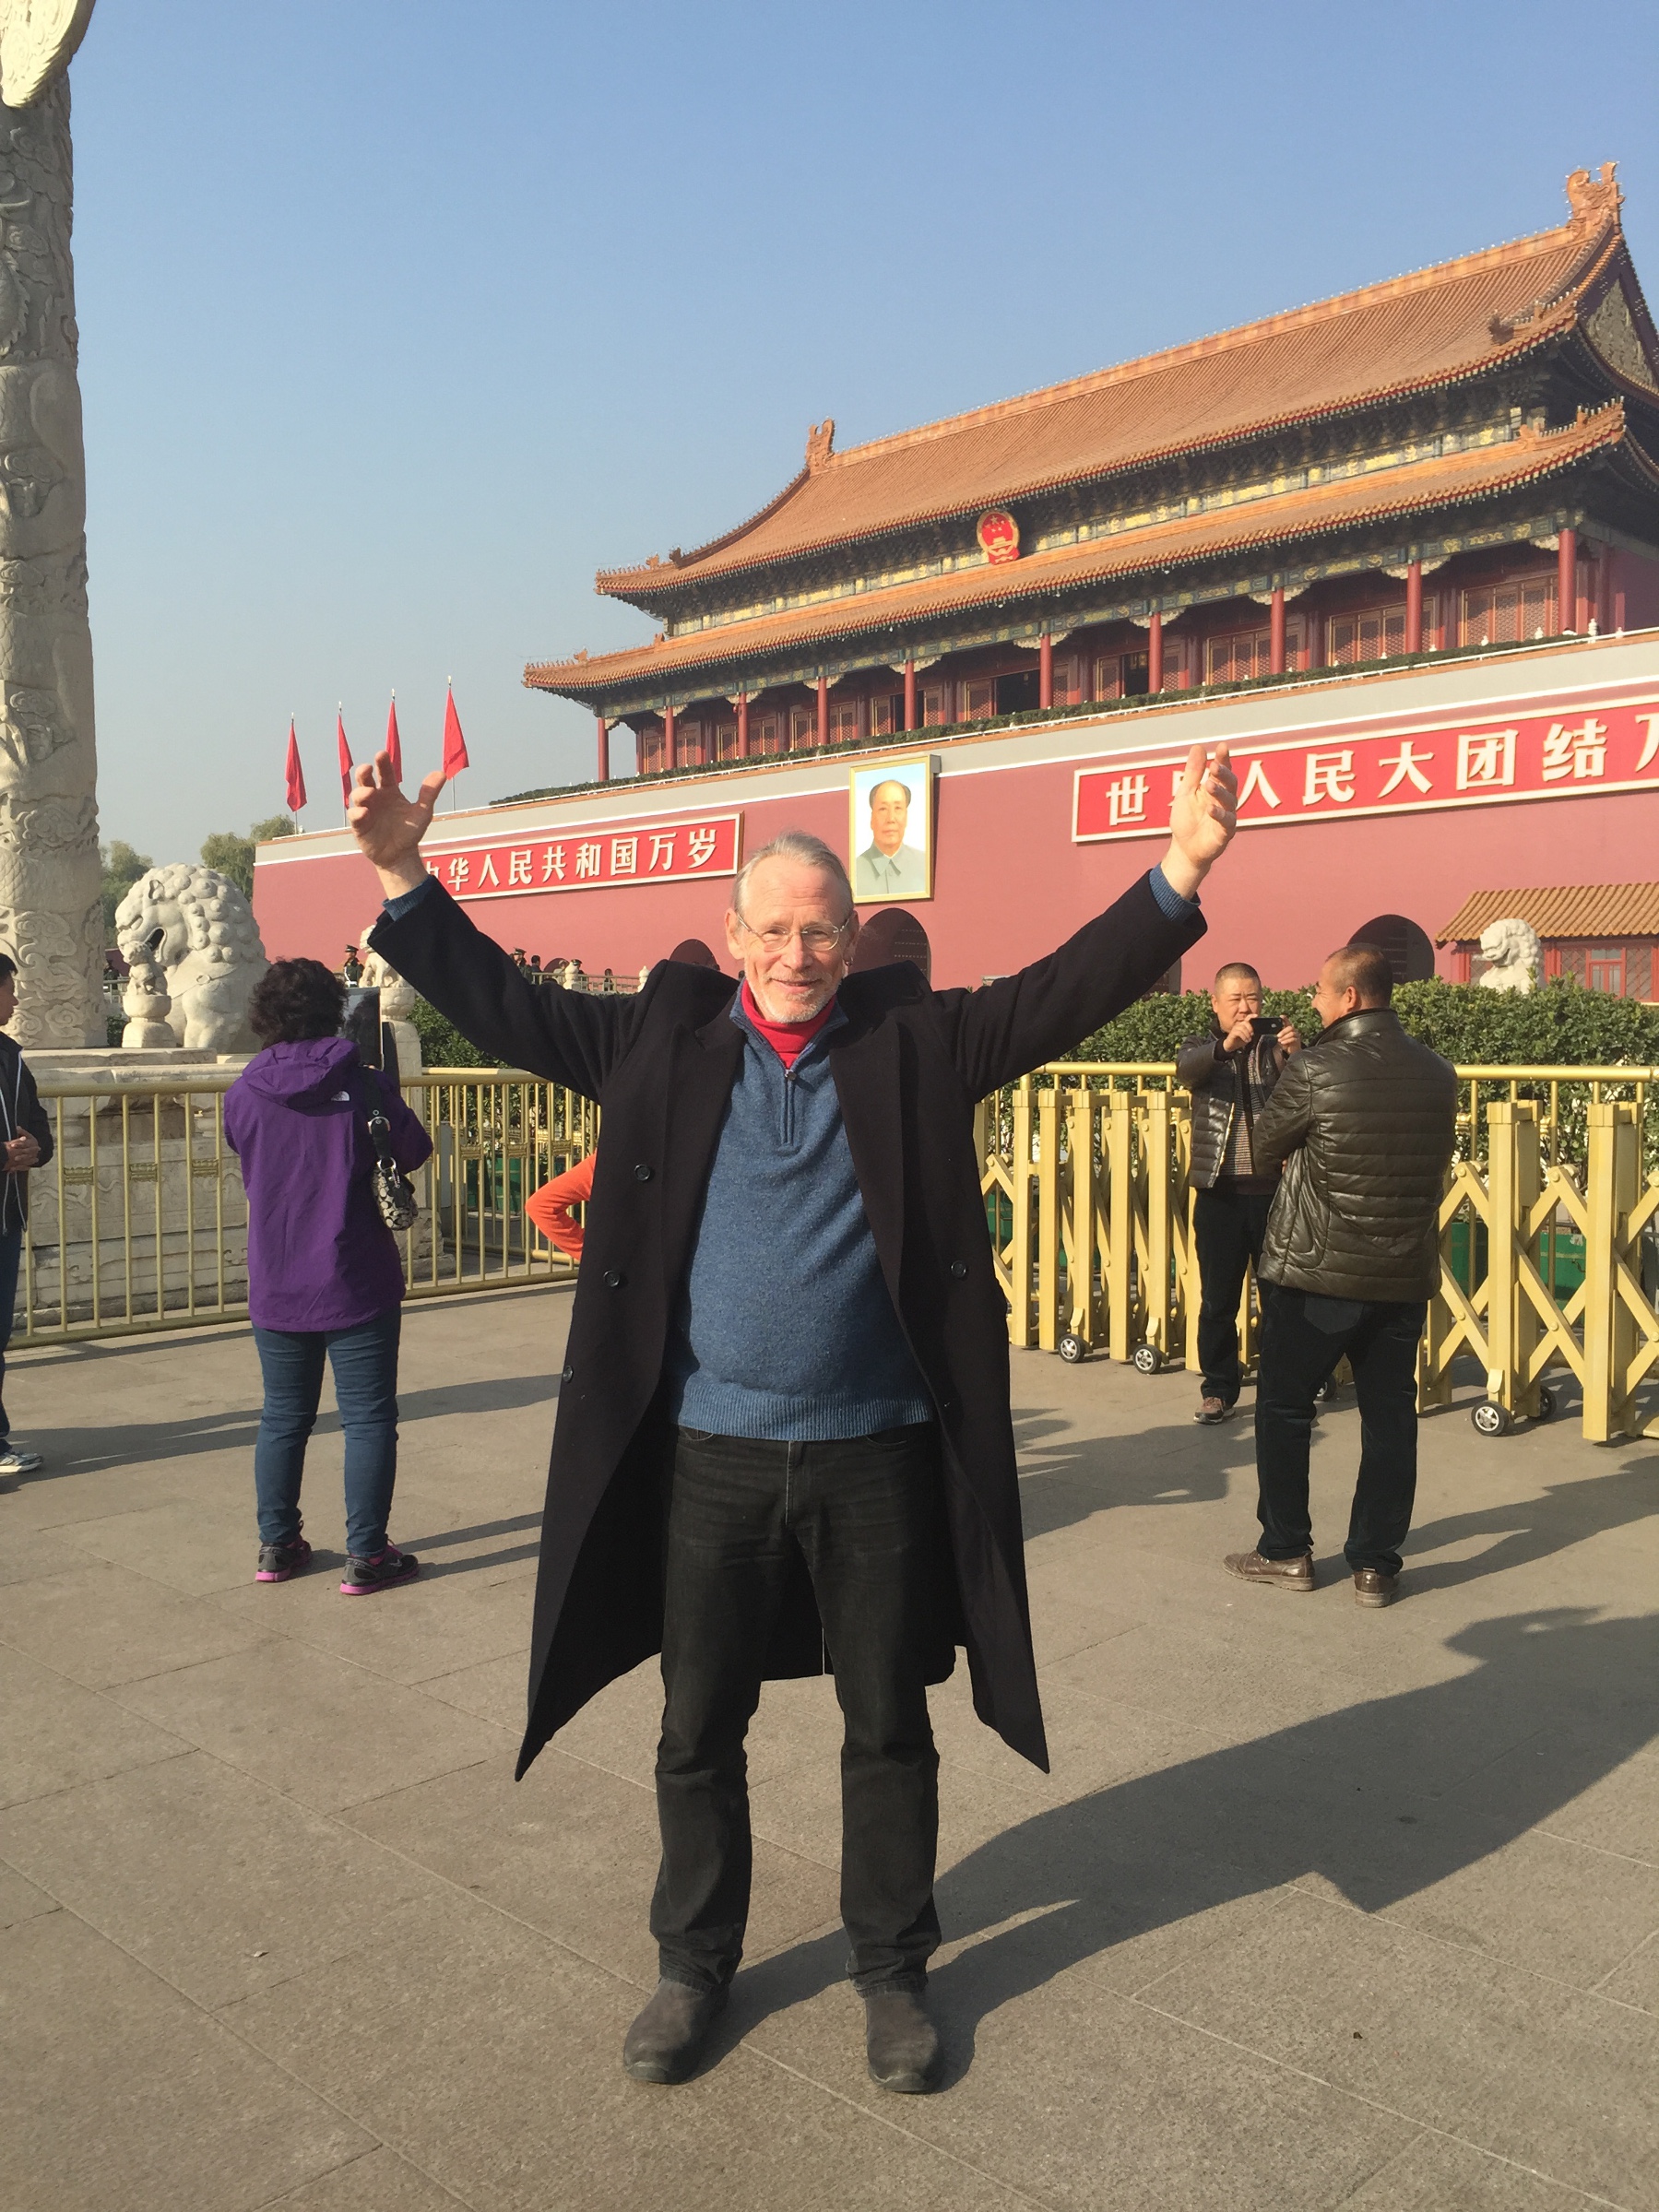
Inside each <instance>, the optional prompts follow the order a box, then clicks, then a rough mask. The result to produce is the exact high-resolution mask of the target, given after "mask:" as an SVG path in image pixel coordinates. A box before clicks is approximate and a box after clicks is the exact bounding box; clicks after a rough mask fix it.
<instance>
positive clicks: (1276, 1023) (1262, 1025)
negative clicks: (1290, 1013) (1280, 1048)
mask: <svg viewBox="0 0 1659 2212" xmlns="http://www.w3.org/2000/svg"><path fill="white" fill-rule="evenodd" d="M1284 1026H1285V1017H1284V1015H1283V1014H1251V1016H1250V1035H1252V1036H1258V1037H1276V1036H1277V1035H1278V1034H1279V1032H1280V1030H1281V1029H1283V1028H1284Z"/></svg>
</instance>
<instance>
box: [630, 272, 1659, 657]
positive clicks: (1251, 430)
mask: <svg viewBox="0 0 1659 2212" xmlns="http://www.w3.org/2000/svg"><path fill="white" fill-rule="evenodd" d="M1576 326H1577V314H1576V306H1572V307H1568V308H1565V309H1562V308H1556V309H1554V310H1552V311H1551V312H1550V314H1549V319H1548V321H1547V322H1546V323H1544V324H1541V325H1538V326H1536V327H1529V329H1528V330H1527V332H1526V334H1525V336H1524V337H1519V336H1518V337H1516V338H1514V339H1513V340H1511V342H1510V343H1508V344H1506V345H1504V346H1501V347H1499V346H1494V347H1493V349H1492V351H1491V353H1490V354H1489V355H1487V357H1486V358H1485V359H1484V360H1481V361H1470V362H1468V363H1466V364H1465V365H1464V366H1463V368H1460V369H1452V370H1445V369H1441V370H1437V371H1435V373H1433V374H1432V375H1426V376H1418V377H1409V378H1405V379H1404V380H1400V381H1396V382H1395V383H1393V384H1380V385H1378V386H1376V387H1375V388H1374V389H1372V390H1369V391H1366V392H1361V393H1357V394H1355V395H1352V396H1347V397H1345V398H1342V399H1336V400H1332V401H1331V402H1329V403H1328V404H1326V405H1322V406H1318V407H1304V408H1291V409H1289V410H1287V411H1286V413H1284V414H1282V415H1271V416H1264V417H1263V418H1262V420H1259V421H1256V422H1251V423H1249V424H1247V425H1245V426H1244V427H1243V428H1242V429H1240V430H1237V431H1226V432H1218V433H1217V434H1216V435H1215V436H1214V437H1210V438H1199V439H1194V440H1191V441H1189V442H1184V443H1177V444H1163V445H1154V446H1148V447H1146V448H1144V450H1142V451H1139V452H1136V453H1133V454H1131V455H1126V456H1125V457H1124V458H1123V459H1121V460H1117V461H1110V462H1107V463H1105V464H1103V465H1101V464H1090V465H1089V466H1087V467H1075V468H1066V469H1061V470H1058V471H1055V470H1049V471H1048V472H1047V473H1045V474H1044V475H1041V476H1037V477H1033V478H1030V479H1025V480H1024V481H1021V482H1018V483H1013V484H1008V485H1002V486H999V487H998V488H997V490H996V491H989V492H983V493H976V494H975V496H974V497H973V498H972V499H970V500H967V501H954V502H946V503H942V504H940V505H937V506H931V507H918V508H917V509H915V510H914V511H911V512H907V513H906V514H904V515H898V516H896V517H895V518H894V519H892V520H891V521H886V522H882V523H879V524H876V525H874V526H872V527H871V528H869V529H862V530H841V531H835V532H832V533H830V534H828V535H825V536H824V537H821V538H810V539H803V540H802V541H801V543H800V545H798V546H790V547H789V548H788V549H787V550H784V551H774V552H769V553H764V554H760V555H757V556H756V557H755V558H754V559H752V560H748V561H731V562H723V563H721V564H720V565H718V566H710V567H707V568H700V569H693V568H692V566H691V562H692V561H693V560H701V559H704V558H705V553H704V552H701V551H700V552H699V553H697V554H694V555H687V556H686V557H685V559H684V560H683V561H682V562H680V563H678V564H677V565H675V566H674V567H672V568H668V567H658V568H643V569H632V570H627V569H614V570H610V571H606V572H601V574H599V575H598V576H596V577H595V579H594V588H595V590H596V591H598V592H599V593H601V594H603V595H604V596H605V597H610V598H616V599H621V600H622V601H623V602H624V603H625V604H626V605H629V606H637V607H638V608H639V609H641V611H642V612H644V613H647V614H659V613H665V612H668V611H669V610H670V608H671V606H672V604H673V602H674V600H675V599H676V598H677V597H679V596H680V595H681V594H682V593H684V592H687V591H689V590H691V589H692V587H693V586H695V585H699V584H704V583H709V582H713V581H715V580H717V579H718V580H720V581H722V582H724V581H725V580H726V579H727V578H729V577H736V576H742V575H747V574H754V573H756V572H758V571H759V570H762V569H768V568H777V567H781V566H783V565H784V564H786V563H788V562H796V561H809V560H812V558H813V557H814V556H816V555H818V554H821V553H825V552H831V551H834V550H835V549H836V548H837V547H840V546H850V545H876V544H880V543H881V542H882V541H883V539H885V538H895V537H897V536H899V535H900V534H901V533H902V532H904V531H906V530H914V529H921V528H924V527H926V526H929V525H930V524H938V523H944V522H963V521H966V520H968V519H970V518H971V517H973V516H975V515H979V514H982V513H983V512H984V510H985V508H986V506H987V505H995V504H998V503H1001V504H1007V503H1012V502H1013V501H1017V500H1026V499H1040V498H1042V497H1043V496H1044V495H1045V494H1046V493H1049V492H1054V491H1064V490H1066V489H1067V488H1068V487H1069V486H1071V485H1075V484H1085V483H1102V484H1103V483H1109V482H1111V481H1112V480H1113V479H1116V478H1120V477H1125V476H1132V475H1135V474H1136V473H1138V472H1139V471H1141V470H1143V469H1147V468H1154V467H1159V466H1161V465H1162V464H1164V463H1166V462H1168V461H1173V460H1179V458H1180V457H1181V456H1182V455H1187V454H1193V455H1198V454H1212V453H1225V452H1226V451H1228V450H1229V449H1231V448H1235V447H1238V446H1241V445H1248V444H1251V443H1252V442H1253V441H1254V440H1256V439H1259V438H1266V437H1272V436H1274V435H1277V434H1278V433H1280V432H1285V431H1289V430H1296V429H1298V428H1300V427H1301V426H1302V425H1304V424H1307V423H1311V422H1333V421H1337V420H1340V419H1341V418H1342V417H1344V416H1345V415H1357V414H1364V413H1366V412H1368V411H1369V410H1372V409H1375V408H1381V407H1387V406H1389V405H1391V404H1392V403H1393V402H1395V401H1398V400H1402V399H1410V398H1413V397H1415V396H1417V395H1418V394H1419V393H1423V392H1429V391H1433V390H1435V389H1437V388H1441V387H1445V386H1449V385H1456V384H1469V383H1472V382H1473V381H1474V380H1475V378H1476V377H1481V376H1487V375H1490V374H1491V373H1492V372H1493V371H1494V370H1496V369H1502V368H1507V367H1509V366H1510V365H1511V364H1512V363H1513V362H1515V361H1523V360H1525V359H1526V357H1527V356H1528V354H1531V353H1535V352H1537V351H1539V350H1540V349H1542V348H1543V347H1545V346H1547V345H1551V344H1554V343H1555V342H1556V341H1557V340H1558V339H1559V338H1561V337H1564V336H1566V335H1568V334H1569V333H1570V332H1571V331H1572V330H1573V329H1575V328H1576ZM1596 359H1597V361H1600V360H1601V356H1600V355H1599V354H1597V355H1596ZM1622 382H1623V380H1621V384H1622ZM1624 388H1627V389H1629V390H1632V391H1637V392H1640V391H1641V386H1640V385H1634V386H1631V385H1626V386H1625V387H1624ZM1647 396H1648V397H1649V398H1650V399H1651V398H1652V397H1653V395H1652V394H1651V393H1649V394H1648V395H1647ZM858 451H859V449H858V448H857V447H855V448H854V449H853V450H852V452H851V453H848V454H847V455H838V456H837V459H845V460H847V461H852V460H854V459H855V457H856V455H857V453H858ZM830 466H831V467H835V462H832V463H831V464H830ZM805 476H806V472H805V471H803V472H802V473H801V475H800V476H798V477H797V478H795V479H794V480H793V482H792V483H790V484H789V485H788V487H787V488H786V489H785V490H784V491H781V492H780V493H779V494H778V496H777V498H776V499H775V500H774V501H772V503H770V504H769V505H768V506H767V507H765V508H764V509H763V510H762V512H761V513H760V514H759V515H754V516H752V518H751V519H750V520H749V521H748V522H746V523H743V524H741V526H739V527H738V528H737V529H735V530H731V531H729V532H728V533H727V535H726V536H725V537H724V538H720V539H717V540H715V541H714V544H713V545H711V547H710V548H709V549H707V556H712V554H713V552H714V550H715V549H716V548H717V547H718V548H724V547H726V546H729V545H732V544H735V543H737V542H738V541H739V540H740V539H741V538H743V537H745V536H746V535H747V534H748V533H749V532H750V531H751V530H753V529H757V528H758V527H759V526H760V524H761V523H762V522H763V521H764V520H767V519H769V518H770V517H771V516H772V515H776V513H777V512H778V511H779V510H780V508H782V507H783V506H784V505H785V504H786V503H787V502H788V500H790V499H791V498H793V497H794V496H795V494H796V492H797V491H799V490H800V486H801V484H802V483H803V482H804V480H805ZM647 595H648V596H647Z"/></svg>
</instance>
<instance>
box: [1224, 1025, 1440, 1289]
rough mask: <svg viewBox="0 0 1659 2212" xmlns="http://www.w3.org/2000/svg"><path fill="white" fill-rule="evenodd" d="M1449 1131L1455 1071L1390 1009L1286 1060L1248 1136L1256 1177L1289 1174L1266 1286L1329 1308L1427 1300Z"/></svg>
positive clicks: (1274, 1221)
mask: <svg viewBox="0 0 1659 2212" xmlns="http://www.w3.org/2000/svg"><path fill="white" fill-rule="evenodd" d="M1456 1121H1457V1075H1456V1072H1455V1071H1454V1070H1453V1068H1452V1064H1451V1062H1450V1061H1449V1060H1443V1059H1441V1058H1440V1054H1439V1053H1438V1052H1430V1051H1429V1049H1428V1046H1427V1045H1419V1044H1418V1043H1417V1042H1416V1039H1415V1038H1413V1037H1408V1036H1407V1035H1406V1034H1405V1032H1404V1030H1403V1029H1402V1028H1401V1026H1400V1020H1399V1016H1398V1015H1397V1014H1396V1013H1395V1012H1394V1010H1393V1008H1392V1006H1367V1007H1362V1008H1361V1009H1360V1010H1359V1011H1358V1012H1357V1013H1351V1014H1345V1015H1344V1017H1343V1019H1342V1020H1341V1021H1340V1022H1333V1023H1332V1024H1331V1026H1330V1028H1329V1029H1327V1030H1326V1031H1324V1033H1323V1034H1322V1035H1321V1036H1320V1037H1319V1038H1318V1039H1317V1040H1316V1041H1315V1042H1314V1043H1313V1044H1311V1045H1309V1046H1308V1047H1305V1048H1304V1049H1303V1050H1302V1051H1300V1052H1298V1053H1297V1054H1296V1055H1295V1056H1294V1057H1293V1058H1292V1059H1291V1060H1290V1062H1289V1064H1288V1066H1287V1067H1286V1070H1285V1072H1284V1074H1283V1075H1282V1076H1281V1077H1280V1078H1279V1084H1278V1088H1277V1089H1276V1090H1275V1091H1274V1094H1273V1096H1272V1098H1271V1099H1270V1100H1269V1101H1268V1103H1267V1106H1266V1108H1265V1109H1264V1111H1263V1112H1262V1115H1261V1117H1260V1118H1259V1119H1258V1120H1257V1122H1256V1125H1255V1130H1254V1132H1253V1133H1254V1141H1255V1157H1256V1167H1257V1171H1258V1173H1261V1174H1271V1173H1272V1171H1273V1168H1274V1166H1275V1165H1278V1164H1279V1163H1280V1162H1281V1161H1283V1162H1284V1163H1285V1174H1284V1179H1283V1180H1282V1181H1281V1183H1280V1185H1279V1188H1278V1190H1277V1192H1276V1194H1275V1195H1274V1202H1273V1212H1272V1213H1271V1214H1270V1215H1269V1216H1268V1222H1267V1237H1266V1241H1265V1243H1264V1245H1263V1247H1262V1266H1261V1271H1260V1272H1261V1274H1262V1280H1263V1281H1264V1282H1268V1283H1279V1284H1281V1285H1282V1286H1283V1287H1284V1288H1285V1289H1286V1290H1308V1291H1314V1292H1316V1293H1318V1294H1319V1295H1321V1296H1323V1297H1328V1298H1359V1299H1366V1300H1371V1299H1386V1300H1400V1301H1406V1300H1415V1299H1417V1298H1427V1297H1430V1296H1432V1295H1433V1294H1434V1292H1435V1291H1436V1290H1437V1289H1438V1288H1439V1287H1440V1235H1439V1230H1438V1226H1437V1219H1436V1217H1437V1214H1438V1212H1439V1209H1440V1194H1441V1192H1442V1191H1443V1190H1444V1189H1445V1187H1446V1170H1447V1168H1448V1166H1449V1165H1451V1161H1452V1141H1453V1136H1454V1132H1455V1128H1456Z"/></svg>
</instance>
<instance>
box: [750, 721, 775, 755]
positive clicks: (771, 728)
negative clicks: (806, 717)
mask: <svg viewBox="0 0 1659 2212" xmlns="http://www.w3.org/2000/svg"><path fill="white" fill-rule="evenodd" d="M749 750H750V751H751V752H752V753H755V752H758V753H776V752H780V751H782V750H783V719H782V716H778V715H751V716H750V717H749Z"/></svg>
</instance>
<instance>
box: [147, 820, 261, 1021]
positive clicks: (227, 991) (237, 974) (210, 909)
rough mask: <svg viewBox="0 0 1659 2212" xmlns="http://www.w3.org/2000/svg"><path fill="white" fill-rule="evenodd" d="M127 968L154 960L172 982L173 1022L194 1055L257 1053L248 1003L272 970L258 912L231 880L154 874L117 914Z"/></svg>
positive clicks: (184, 865) (181, 871)
mask: <svg viewBox="0 0 1659 2212" xmlns="http://www.w3.org/2000/svg"><path fill="white" fill-rule="evenodd" d="M115 941H116V943H117V944H118V945H119V946H120V948H121V950H122V952H124V954H125V956H126V959H127V962H128V964H136V963H137V962H139V961H140V960H142V959H144V958H146V957H148V959H149V960H150V961H151V962H152V963H153V964H155V966H157V967H159V968H160V970H161V973H162V975H163V976H164V977H165V979H166V989H167V997H168V999H169V1001H170V1005H169V1009H168V1016H167V1019H168V1023H169V1025H170V1027H171V1028H172V1034H173V1036H174V1037H175V1039H176V1040H177V1041H178V1043H179V1044H181V1045H184V1046H187V1047H189V1048H190V1049H191V1050H192V1051H196V1052H255V1051H257V1050H258V1046H257V1044H256V1043H255V1037H254V1033H253V1031H252V1030H251V1029H250V1028H249V1027H248V1000H249V999H250V998H251V996H252V995H253V990H254V986H255V984H256V983H257V982H258V981H259V978H260V977H261V976H263V975H264V974H265V972H266V970H267V967H269V965H270V963H269V961H267V958H266V956H265V947H264V945H263V944H262V943H261V941H260V938H259V929H258V925H257V924H256V923H255V919H254V909H253V908H252V907H251V906H250V905H248V902H247V900H246V899H245V898H244V897H243V894H242V893H241V892H240V891H239V890H238V889H237V888H236V885H235V884H234V883H232V882H231V879H230V877H229V876H221V875H220V874H219V871H218V870H217V869H212V868H202V867H200V866H196V865H193V864H192V863H191V862H189V861H175V862H174V863H173V864H172V866H171V867H169V868H152V869H150V870H149V872H148V874H147V875H144V876H141V877H140V878H139V879H138V881H137V882H136V883H135V884H134V885H133V887H132V889H131V890H130V891H129V892H128V893H127V894H126V896H125V898H124V899H123V900H122V902H121V904H120V905H119V906H117V907H116V909H115Z"/></svg>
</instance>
